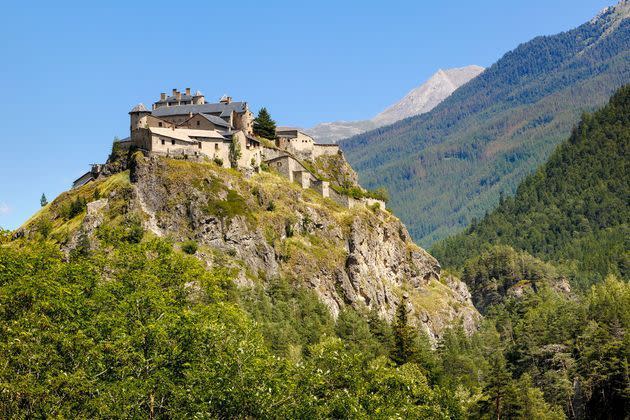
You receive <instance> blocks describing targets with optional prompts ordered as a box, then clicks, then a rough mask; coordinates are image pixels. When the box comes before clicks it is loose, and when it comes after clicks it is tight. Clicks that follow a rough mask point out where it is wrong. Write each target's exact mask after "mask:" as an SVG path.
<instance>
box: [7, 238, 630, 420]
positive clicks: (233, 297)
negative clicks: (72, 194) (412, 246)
mask: <svg viewBox="0 0 630 420" xmlns="http://www.w3.org/2000/svg"><path fill="white" fill-rule="evenodd" d="M145 236H146V235H145ZM111 237H112V238H124V239H122V240H120V239H116V240H115V242H109V243H107V244H105V245H104V247H103V249H106V250H107V251H104V250H102V251H100V250H99V251H85V250H84V251H83V252H79V253H75V254H73V255H72V256H71V257H70V258H69V259H67V258H66V257H64V255H63V254H62V253H61V252H60V251H59V250H58V248H57V247H56V246H55V245H52V244H50V243H48V242H46V241H45V240H43V239H41V240H39V241H38V240H29V241H21V240H18V241H9V237H8V235H7V234H4V235H3V236H2V238H3V239H2V241H3V242H6V243H5V244H4V245H2V246H0V354H2V355H3V363H2V364H1V365H0V389H1V390H2V391H1V392H0V416H1V417H2V418H16V417H45V416H59V417H162V418H168V417H177V418H179V417H191V416H197V417H222V418H225V417H248V416H249V417H259V418H260V417H262V418H268V417H271V418H295V417H298V418H330V417H335V418H367V417H379V418H386V417H407V418H467V417H469V418H490V417H492V418H496V417H497V416H501V417H506V418H563V416H564V415H565V414H564V413H566V414H568V415H572V414H576V415H579V416H581V417H584V416H594V417H598V416H601V417H602V418H605V417H607V416H613V415H615V414H616V413H617V414H618V413H621V412H623V411H621V410H623V409H626V408H627V389H628V382H627V369H628V366H627V356H628V354H627V350H628V337H627V335H625V328H626V327H627V325H628V322H629V321H630V287H629V286H628V284H627V283H624V282H621V281H619V280H617V279H615V278H614V277H609V278H608V279H607V280H606V281H605V282H603V283H601V284H600V285H598V286H594V287H593V288H592V289H591V291H590V292H589V293H588V294H586V295H584V297H581V298H577V299H575V298H567V297H566V296H563V295H559V294H556V293H554V292H552V291H551V290H545V291H544V293H541V292H539V293H532V294H529V295H527V297H526V298H525V299H521V300H508V301H506V302H505V303H504V304H502V305H500V306H497V307H494V309H493V312H491V313H492V315H491V316H490V317H489V318H488V320H487V321H486V322H485V323H484V325H483V326H482V327H481V328H480V330H479V331H478V332H477V333H476V334H474V335H473V336H472V337H466V335H465V334H464V333H463V332H462V330H461V329H459V328H457V327H456V328H453V329H452V330H451V331H450V332H448V333H447V334H446V336H445V337H444V338H443V339H442V340H441V341H440V342H439V343H438V345H437V348H436V349H433V350H432V349H431V347H430V345H429V342H428V339H427V338H426V337H424V336H422V335H418V334H417V333H416V332H415V329H414V328H412V327H411V326H409V325H408V323H407V321H406V312H405V310H404V308H403V307H402V306H401V307H400V308H399V310H398V316H397V318H396V320H395V322H394V323H393V324H392V325H389V324H388V323H386V322H384V321H382V320H380V319H379V318H378V317H377V316H375V314H373V313H369V312H367V311H366V312H365V313H361V312H360V311H359V312H357V311H352V310H346V311H344V312H342V313H341V314H340V316H339V318H338V319H337V320H336V321H334V320H333V319H332V318H331V316H330V314H329V312H328V311H327V309H326V308H325V307H324V306H323V305H322V304H321V303H320V302H319V301H318V300H317V298H316V296H315V295H314V294H313V293H312V292H309V291H307V290H305V289H301V288H296V287H294V286H292V285H290V284H288V283H286V282H282V281H280V280H278V281H276V282H273V283H271V285H269V286H268V287H262V285H258V286H254V287H252V288H249V289H244V290H238V289H236V288H235V287H234V285H233V282H232V281H231V278H230V277H231V274H230V271H229V270H227V269H223V268H220V267H215V268H214V269H212V270H210V271H208V270H207V269H206V268H205V267H204V266H203V265H202V263H201V262H199V261H198V260H197V259H195V258H194V257H192V256H190V255H187V254H186V253H185V252H182V251H177V250H176V249H175V247H174V246H173V244H172V243H169V242H168V241H165V240H161V239H150V238H146V237H145V238H144V239H142V240H141V241H140V242H137V237H129V236H125V235H111ZM575 383H578V384H579V386H576V385H575Z"/></svg>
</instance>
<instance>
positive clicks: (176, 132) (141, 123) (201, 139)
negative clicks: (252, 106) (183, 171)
mask: <svg viewBox="0 0 630 420" xmlns="http://www.w3.org/2000/svg"><path fill="white" fill-rule="evenodd" d="M129 116H130V127H129V128H130V137H129V138H130V142H131V144H133V145H134V146H136V147H138V148H139V149H140V150H143V151H146V152H148V153H150V154H159V155H165V156H177V155H186V156H206V157H208V158H210V159H214V160H215V161H216V162H220V163H221V164H222V165H223V166H225V167H229V166H230V165H231V164H232V162H230V150H231V148H234V147H236V148H238V150H239V151H240V156H239V157H238V159H237V162H235V163H236V166H238V167H259V166H260V163H261V162H262V148H261V144H260V140H258V139H257V138H256V137H254V135H253V124H254V117H253V114H252V113H251V111H250V110H249V107H248V106H247V102H234V101H232V98H231V97H229V96H223V97H222V98H221V99H220V100H219V102H217V103H207V102H206V100H205V97H204V95H203V94H202V93H201V92H199V91H197V92H196V93H195V94H194V95H192V94H191V93H190V88H187V89H186V91H185V93H182V92H179V91H178V90H177V89H173V92H172V95H171V96H166V94H165V93H162V94H161V95H160V99H159V100H158V101H157V102H155V103H154V104H153V106H152V109H151V110H149V109H147V107H146V106H144V105H143V104H138V105H136V106H135V107H134V108H133V109H132V110H131V111H130V112H129Z"/></svg>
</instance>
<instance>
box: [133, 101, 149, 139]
mask: <svg viewBox="0 0 630 420" xmlns="http://www.w3.org/2000/svg"><path fill="white" fill-rule="evenodd" d="M148 115H151V111H149V110H148V109H147V107H146V106H144V104H138V105H136V106H134V107H133V108H131V111H129V119H130V120H131V124H130V125H129V131H130V132H131V133H133V131H134V130H137V129H138V128H145V126H146V124H147V118H146V117H147V116H148Z"/></svg>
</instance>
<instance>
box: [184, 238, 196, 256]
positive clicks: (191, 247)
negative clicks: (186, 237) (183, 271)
mask: <svg viewBox="0 0 630 420" xmlns="http://www.w3.org/2000/svg"><path fill="white" fill-rule="evenodd" d="M181 248H182V251H184V252H185V253H186V254H189V255H194V254H195V253H196V252H197V248H199V247H198V245H197V242H195V241H193V240H190V241H186V242H184V243H182V245H181Z"/></svg>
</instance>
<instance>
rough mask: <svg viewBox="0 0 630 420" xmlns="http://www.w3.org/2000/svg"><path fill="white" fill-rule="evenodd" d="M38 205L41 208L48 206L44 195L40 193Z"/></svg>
mask: <svg viewBox="0 0 630 420" xmlns="http://www.w3.org/2000/svg"><path fill="white" fill-rule="evenodd" d="M39 204H41V205H42V207H44V206H45V205H46V204H48V199H47V198H46V194H44V193H42V198H40V199H39Z"/></svg>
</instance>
